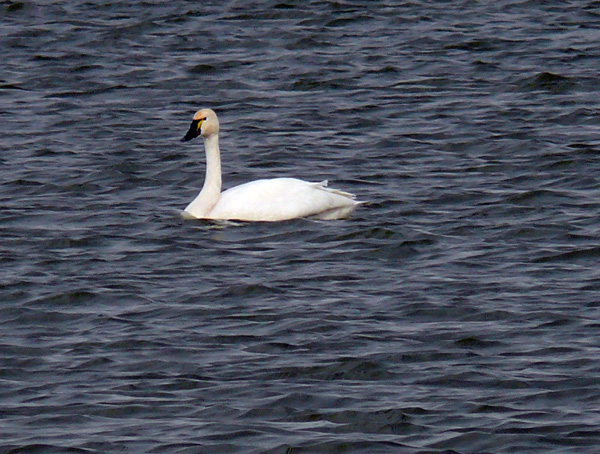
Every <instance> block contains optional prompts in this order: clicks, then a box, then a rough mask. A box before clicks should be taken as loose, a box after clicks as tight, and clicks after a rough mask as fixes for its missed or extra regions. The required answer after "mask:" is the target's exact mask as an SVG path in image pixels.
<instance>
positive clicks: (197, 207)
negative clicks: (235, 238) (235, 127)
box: [181, 109, 361, 221]
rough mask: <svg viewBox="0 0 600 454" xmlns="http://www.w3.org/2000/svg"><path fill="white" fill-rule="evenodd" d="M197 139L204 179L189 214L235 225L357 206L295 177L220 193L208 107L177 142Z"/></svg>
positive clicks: (215, 125) (322, 215)
mask: <svg viewBox="0 0 600 454" xmlns="http://www.w3.org/2000/svg"><path fill="white" fill-rule="evenodd" d="M199 135H201V136H202V137H203V138H204V147H205V151H206V179H205V180H204V186H203V187H202V190H201V191H200V194H198V196H197V197H196V198H195V199H194V200H193V201H192V202H191V203H190V204H189V205H188V206H187V208H186V209H185V213H187V215H188V216H192V217H194V218H198V219H221V220H239V221H284V220H288V219H295V218H304V217H312V218H316V219H340V218H344V217H346V216H348V215H349V214H350V213H351V212H352V211H353V210H354V208H356V206H357V205H359V204H360V203H361V202H357V201H356V200H354V199H355V196H354V195H353V194H349V193H347V192H343V191H338V190H335V189H330V188H328V187H326V186H327V181H323V182H320V183H310V182H307V181H303V180H298V179H296V178H274V179H270V180H256V181H252V182H250V183H245V184H242V185H239V186H236V187H233V188H231V189H228V190H227V191H225V192H223V193H221V158H220V151H219V120H218V119H217V115H216V114H215V113H214V112H213V111H212V110H210V109H203V110H200V111H198V112H196V114H195V115H194V118H193V120H192V124H191V126H190V129H189V131H188V132H187V134H186V135H185V137H184V138H183V139H181V141H182V142H186V141H188V140H191V139H193V138H195V137H198V136H199Z"/></svg>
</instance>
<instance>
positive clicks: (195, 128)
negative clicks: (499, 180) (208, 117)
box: [181, 120, 201, 142]
mask: <svg viewBox="0 0 600 454" xmlns="http://www.w3.org/2000/svg"><path fill="white" fill-rule="evenodd" d="M199 123H200V120H194V121H192V124H191V125H190V129H189V130H188V132H187V134H186V135H185V136H183V139H181V141H182V142H187V141H189V140H192V139H195V138H196V137H198V136H199V135H200V126H201V125H200V124H199Z"/></svg>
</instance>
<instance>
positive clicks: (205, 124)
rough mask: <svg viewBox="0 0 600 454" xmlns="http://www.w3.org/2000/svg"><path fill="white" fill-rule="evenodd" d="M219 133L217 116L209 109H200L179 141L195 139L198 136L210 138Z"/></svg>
mask: <svg viewBox="0 0 600 454" xmlns="http://www.w3.org/2000/svg"><path fill="white" fill-rule="evenodd" d="M218 132H219V119H218V118H217V114H216V113H214V112H213V111H212V110H210V109H202V110H199V111H198V112H196V115H194V118H193V119H192V124H191V125H190V129H189V131H188V132H187V134H186V135H185V136H184V137H183V139H181V141H182V142H187V141H188V140H192V139H195V138H196V137H198V136H200V135H201V136H202V137H204V138H207V137H210V136H212V135H213V134H217V133H218Z"/></svg>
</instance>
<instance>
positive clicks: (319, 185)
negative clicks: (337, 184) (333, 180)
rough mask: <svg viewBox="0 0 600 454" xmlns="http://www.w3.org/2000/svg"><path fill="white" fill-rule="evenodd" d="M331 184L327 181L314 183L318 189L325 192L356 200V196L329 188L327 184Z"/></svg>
mask: <svg viewBox="0 0 600 454" xmlns="http://www.w3.org/2000/svg"><path fill="white" fill-rule="evenodd" d="M328 183H329V182H328V181H327V180H323V181H320V182H318V183H312V184H313V185H314V186H315V187H316V188H319V189H322V190H323V191H327V192H331V193H333V194H337V195H341V196H342V197H348V198H349V199H356V196H355V195H354V194H351V193H349V192H345V191H340V190H339V189H333V188H328V187H327V184H328Z"/></svg>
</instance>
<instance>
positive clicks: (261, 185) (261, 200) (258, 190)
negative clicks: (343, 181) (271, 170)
mask: <svg viewBox="0 0 600 454" xmlns="http://www.w3.org/2000/svg"><path fill="white" fill-rule="evenodd" d="M326 185H327V182H326V181H324V182H321V183H309V182H307V181H302V180H297V179H295V178H275V179H272V180H257V181H252V182H250V183H246V184H242V185H240V186H236V187H234V188H231V189H228V190H227V191H225V192H223V193H222V194H221V197H220V198H219V201H218V202H217V204H216V205H215V207H214V208H213V209H212V210H211V212H210V215H209V218H211V219H237V220H242V221H283V220H286V219H294V218H303V217H316V218H319V219H337V218H340V217H345V216H347V215H349V214H350V213H351V212H352V210H353V209H354V208H355V207H356V205H358V203H359V202H356V201H355V200H354V195H352V194H349V193H347V192H343V191H338V190H335V189H329V188H327V187H325V186H326Z"/></svg>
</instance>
